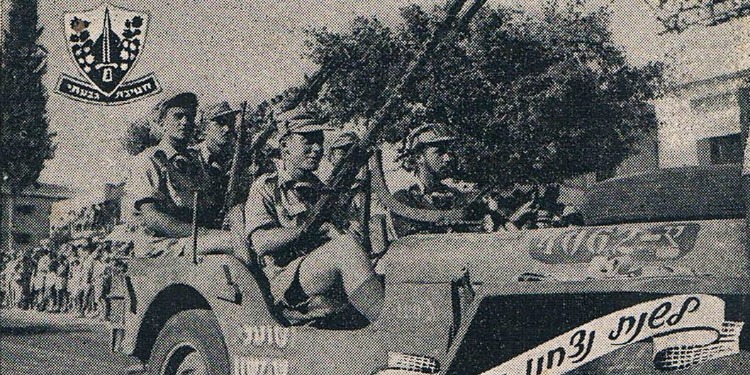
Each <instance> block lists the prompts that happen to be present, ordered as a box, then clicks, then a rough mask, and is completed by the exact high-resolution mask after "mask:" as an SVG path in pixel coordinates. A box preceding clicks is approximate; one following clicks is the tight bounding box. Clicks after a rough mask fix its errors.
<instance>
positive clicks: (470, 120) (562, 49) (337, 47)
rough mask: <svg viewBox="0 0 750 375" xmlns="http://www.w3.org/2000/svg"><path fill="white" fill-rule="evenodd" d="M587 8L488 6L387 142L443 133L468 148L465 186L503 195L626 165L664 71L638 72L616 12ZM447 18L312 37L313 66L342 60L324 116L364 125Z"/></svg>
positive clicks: (410, 18)
mask: <svg viewBox="0 0 750 375" xmlns="http://www.w3.org/2000/svg"><path fill="white" fill-rule="evenodd" d="M582 3H583V2H581V1H580V0H579V1H575V2H570V3H568V4H558V3H557V2H555V1H551V2H549V3H548V4H547V5H546V6H545V7H544V10H543V12H541V13H538V14H531V13H527V12H521V11H517V10H512V9H509V8H503V7H499V8H493V9H489V8H486V7H485V8H484V9H483V10H482V11H480V13H478V14H477V16H476V17H475V18H474V19H473V21H472V23H471V24H470V25H469V27H468V28H467V29H466V30H463V32H462V33H461V34H460V35H459V36H458V37H457V38H456V39H455V40H451V41H449V42H448V43H444V44H443V45H442V46H441V47H440V48H439V49H438V51H437V52H436V53H435V54H434V56H433V58H432V59H431V60H430V61H429V62H428V64H427V65H426V66H425V67H424V68H423V69H422V71H421V72H420V73H421V76H420V77H421V78H420V80H419V81H418V83H417V84H415V85H414V86H413V87H410V88H409V89H408V90H407V92H406V93H405V94H404V95H403V101H402V103H401V105H400V108H398V109H397V110H396V111H394V113H392V114H390V116H391V118H389V123H390V124H391V125H390V126H388V127H387V129H386V132H385V134H384V140H387V141H391V142H393V141H396V140H399V139H402V138H403V137H404V135H405V134H407V133H408V131H409V130H410V129H411V128H413V127H415V126H417V125H418V124H419V123H421V122H422V121H438V122H444V123H446V124H448V125H449V126H450V127H452V128H453V130H454V132H455V133H456V135H457V136H458V137H459V138H460V140H459V142H457V144H456V146H455V147H456V153H457V155H458V159H459V161H460V164H461V168H460V169H461V171H460V173H461V175H460V177H461V178H463V179H466V180H470V181H476V182H492V183H494V184H497V185H499V186H507V185H510V184H512V183H529V182H530V183H548V182H559V181H562V180H564V179H566V178H570V177H574V176H577V175H580V174H584V173H589V172H594V171H600V170H607V169H609V168H612V167H614V166H616V165H617V164H618V163H620V162H621V161H622V160H623V159H624V158H625V157H626V156H627V155H628V154H629V152H631V150H632V147H633V146H634V144H635V143H636V142H637V141H638V140H639V139H641V137H643V136H644V135H646V134H648V133H649V132H651V131H653V130H654V129H655V128H656V125H657V121H656V116H655V113H654V109H653V106H652V105H651V104H650V103H649V101H650V100H651V99H653V98H654V97H655V96H656V95H657V94H658V88H659V87H660V85H661V83H662V79H661V77H662V70H663V68H662V66H661V65H660V64H657V63H651V64H648V65H646V66H642V67H635V66H632V65H630V64H629V63H628V62H627V61H626V59H625V55H624V52H623V51H622V50H621V49H619V48H618V47H617V46H616V45H615V43H614V42H613V41H612V35H611V33H610V31H609V28H608V27H609V16H608V13H607V12H606V11H605V10H604V9H599V10H596V11H586V10H585V9H584V5H585V4H582ZM442 13H443V9H442V8H439V7H437V8H435V9H432V10H430V11H425V10H423V9H421V8H420V7H418V6H414V5H412V6H408V7H406V8H403V9H402V11H401V16H402V22H401V23H400V24H399V25H398V26H396V27H393V28H391V27H388V26H386V25H385V24H383V23H382V22H381V21H380V20H378V19H377V18H358V19H356V20H355V21H354V22H353V23H352V25H351V27H350V29H349V30H347V31H346V32H344V33H337V32H332V31H330V30H327V29H325V28H323V29H316V30H311V31H310V40H309V51H310V53H309V56H310V58H311V59H312V60H313V61H314V62H316V63H319V64H323V63H324V62H326V61H329V60H331V59H336V58H340V57H341V56H344V63H343V64H342V65H341V66H340V67H339V68H338V70H337V71H336V72H335V74H334V75H333V76H332V77H331V79H330V80H329V82H328V86H327V89H326V90H325V92H323V93H322V94H321V96H320V97H319V99H318V105H319V106H320V107H321V108H323V109H324V110H325V111H327V112H328V114H329V115H330V116H331V118H332V119H333V120H335V121H337V122H338V123H346V122H351V121H355V122H357V121H363V120H366V119H367V118H368V117H370V116H371V115H372V114H373V113H374V111H375V110H376V109H377V108H378V106H379V104H380V103H382V102H383V100H384V99H385V96H386V95H387V92H388V91H387V88H388V87H391V86H392V85H393V84H394V83H396V82H395V81H397V80H398V79H399V78H400V76H401V73H402V72H403V71H404V69H405V68H406V65H407V64H408V62H409V61H411V59H412V58H413V57H414V56H415V54H416V53H417V52H418V51H419V49H420V47H421V45H422V43H423V42H424V41H425V39H426V38H428V37H429V35H430V31H429V30H431V29H433V28H434V24H435V22H437V21H438V20H440V19H441V15H442Z"/></svg>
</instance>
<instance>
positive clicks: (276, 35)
mask: <svg viewBox="0 0 750 375" xmlns="http://www.w3.org/2000/svg"><path fill="white" fill-rule="evenodd" d="M411 3H417V4H420V5H423V6H428V7H429V6H431V5H432V4H440V3H442V1H440V2H438V1H432V0H318V1H307V0H273V1H271V0H254V1H246V0H244V1H243V0H234V1H233V0H223V1H210V2H208V1H197V0H166V1H165V0H138V1H132V0H131V1H124V0H112V1H111V2H110V4H112V5H115V6H119V7H123V8H127V9H131V10H134V11H144V12H147V13H148V14H149V16H150V24H149V25H148V30H147V33H146V37H145V42H144V43H145V44H144V48H143V51H142V54H141V56H140V57H139V60H138V62H137V63H136V65H135V66H134V68H133V70H132V71H131V72H130V73H129V74H130V75H129V77H128V80H132V79H135V78H138V77H141V76H144V75H146V74H149V73H152V72H153V73H154V74H155V76H156V78H157V79H158V81H159V82H160V84H161V86H162V89H163V93H161V94H158V95H156V96H153V97H150V98H146V99H143V100H139V101H136V102H133V103H129V104H125V105H120V106H100V105H92V104H86V103H81V102H77V101H74V100H71V99H68V98H66V97H63V96H60V95H58V94H56V93H54V92H53V91H54V86H55V84H56V83H57V80H58V79H59V77H60V75H61V74H62V73H65V74H68V75H72V76H80V74H79V73H78V72H77V68H76V66H75V65H74V63H73V60H72V59H71V57H70V54H69V52H68V50H67V44H66V41H65V36H64V34H63V25H62V19H63V14H64V13H66V12H73V11H83V10H89V9H93V8H97V7H98V6H99V5H100V4H101V1H99V0H96V1H60V0H42V1H40V5H39V6H40V8H39V14H40V24H41V26H43V27H44V28H45V29H44V32H43V34H42V36H41V40H40V43H41V44H43V45H44V46H45V47H46V48H47V49H48V51H49V55H48V60H47V61H48V72H47V74H46V75H45V77H44V83H45V86H46V87H47V91H48V94H49V101H48V105H47V112H48V117H49V121H50V127H51V130H52V131H54V132H56V133H57V135H56V137H55V142H56V143H57V144H58V147H57V152H56V156H55V158H54V159H53V160H50V161H48V162H47V163H46V164H45V169H44V170H43V171H42V175H41V177H40V181H43V182H49V183H56V184H62V185H68V186H71V187H74V188H76V189H79V190H86V189H89V188H97V187H99V186H101V185H102V184H103V183H105V182H120V181H122V180H123V178H124V176H125V173H126V165H127V163H128V159H129V156H128V155H127V153H126V152H125V151H124V150H123V149H122V147H121V146H120V144H119V141H118V139H119V137H120V136H121V135H122V134H123V133H124V131H125V129H126V127H127V125H128V124H129V123H130V122H132V121H133V120H135V119H137V118H140V117H142V116H144V114H146V113H147V112H148V111H149V109H150V108H151V107H152V106H153V105H154V104H155V103H156V102H157V101H158V100H161V99H162V98H164V97H165V96H167V95H168V94H174V93H177V92H181V91H186V90H188V91H193V92H195V93H196V94H198V96H199V99H200V102H201V104H202V105H210V104H212V103H215V102H217V101H219V100H228V101H229V102H230V103H233V104H236V103H239V102H241V101H244V100H247V101H248V103H249V106H250V108H252V107H253V106H254V105H255V104H257V103H259V102H260V101H262V100H264V99H266V98H270V97H273V96H275V95H276V94H278V93H280V92H281V91H282V90H284V89H285V88H287V87H290V86H293V85H298V84H299V83H301V82H302V80H303V79H304V75H305V74H306V73H310V72H312V71H314V70H315V66H314V65H312V64H311V63H310V62H309V61H308V60H306V59H305V57H304V53H305V47H304V41H305V30H306V29H309V28H319V27H327V28H328V29H331V30H335V31H340V30H345V29H346V27H347V26H348V25H349V24H350V22H351V21H352V20H353V19H354V18H355V17H356V16H377V17H378V18H380V19H381V20H383V21H384V22H386V23H390V24H394V23H395V22H397V20H398V10H399V8H401V7H403V6H406V5H408V4H411ZM542 3H543V0H542V1H531V0H530V1H519V0H495V1H493V0H490V1H489V3H488V5H487V6H496V5H498V4H503V5H509V6H514V7H518V8H525V9H527V10H531V11H534V10H538V9H539V7H540V4H542ZM3 4H8V2H7V1H3ZM521 4H523V5H521ZM589 5H590V6H599V5H606V6H608V7H609V9H610V10H611V11H612V13H613V15H612V32H613V36H614V39H615V42H616V43H618V44H619V45H620V46H621V47H622V48H623V49H624V50H625V52H626V54H627V57H628V59H629V61H630V62H632V63H633V64H635V65H642V64H645V63H647V62H648V61H653V60H660V61H666V62H668V63H670V64H672V65H673V68H672V73H673V75H674V76H675V77H676V80H677V81H678V82H682V81H689V80H692V79H700V78H707V77H710V76H712V75H716V74H721V73H726V72H731V71H734V70H738V69H742V68H746V67H748V66H750V63H749V62H748V60H749V59H748V58H747V56H748V51H750V37H748V35H747V34H748V33H749V31H748V30H750V28H748V27H747V26H748V22H747V21H746V20H738V21H737V22H733V23H729V24H726V25H722V26H717V27H712V28H696V29H694V30H693V29H691V30H688V31H686V32H684V33H682V34H679V35H662V36H660V35H658V33H659V32H660V31H661V30H662V27H661V25H660V24H659V23H658V22H657V20H656V19H655V18H654V14H653V13H652V12H651V10H650V9H649V8H648V7H647V6H646V5H645V4H644V3H643V2H641V1H633V0H590V1H589ZM3 11H4V12H6V11H7V9H4V10H3ZM3 20H4V21H5V22H7V17H5V16H4V17H3ZM80 78H82V77H80Z"/></svg>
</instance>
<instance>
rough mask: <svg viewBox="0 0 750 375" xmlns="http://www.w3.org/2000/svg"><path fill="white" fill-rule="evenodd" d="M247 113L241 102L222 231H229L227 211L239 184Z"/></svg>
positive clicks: (244, 104)
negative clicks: (240, 113)
mask: <svg viewBox="0 0 750 375" xmlns="http://www.w3.org/2000/svg"><path fill="white" fill-rule="evenodd" d="M246 112H247V101H245V102H242V115H241V117H240V123H239V126H235V129H236V131H237V135H236V137H235V140H234V151H233V153H232V166H231V167H230V168H229V182H228V183H227V193H226V195H225V196H224V205H223V206H222V207H221V214H220V215H219V217H220V218H222V220H223V221H222V225H221V227H222V229H224V230H227V229H229V221H228V218H229V215H227V214H228V213H229V210H231V209H232V206H233V205H234V202H235V201H236V200H237V184H238V183H239V176H238V173H239V171H240V160H241V157H242V156H241V154H242V147H243V145H244V144H245V113H246Z"/></svg>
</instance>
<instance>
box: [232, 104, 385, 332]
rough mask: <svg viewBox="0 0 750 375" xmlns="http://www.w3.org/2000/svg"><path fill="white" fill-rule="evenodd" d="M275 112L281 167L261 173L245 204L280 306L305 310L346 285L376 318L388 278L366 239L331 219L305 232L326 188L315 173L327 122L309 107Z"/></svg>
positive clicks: (255, 249) (255, 246)
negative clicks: (375, 262)
mask: <svg viewBox="0 0 750 375" xmlns="http://www.w3.org/2000/svg"><path fill="white" fill-rule="evenodd" d="M277 119H278V120H279V121H280V122H279V124H278V127H279V139H278V140H279V146H280V151H281V161H280V163H279V166H278V170H277V171H276V172H274V173H267V174H265V175H262V176H261V177H259V178H258V179H257V180H256V181H255V182H254V183H253V185H252V186H251V188H250V192H249V194H248V198H247V201H246V203H245V230H246V233H247V239H248V242H249V244H250V246H251V255H250V256H251V257H252V256H255V257H257V261H258V263H259V265H260V267H261V268H262V269H263V273H264V274H265V275H266V277H267V278H268V281H269V284H270V289H271V294H272V296H273V300H274V303H275V304H276V305H277V306H280V307H282V308H284V309H291V310H295V311H302V312H305V311H309V310H311V309H315V308H316V306H315V305H316V304H317V303H319V302H320V301H321V300H323V299H325V298H326V297H327V296H330V295H336V294H339V295H340V292H341V291H343V292H345V293H346V296H347V299H348V302H349V303H350V304H351V305H352V306H353V307H354V308H355V309H356V310H357V311H359V312H360V313H361V314H362V315H364V316H365V317H366V318H367V319H368V320H370V321H373V320H374V319H376V318H377V316H378V314H379V313H380V310H381V307H382V302H383V298H384V295H383V293H384V292H383V285H382V284H381V282H380V280H379V279H378V278H377V277H376V275H375V272H374V269H373V266H372V264H371V262H370V260H369V258H368V256H367V254H366V252H365V250H364V248H363V247H362V245H361V244H360V243H359V242H358V241H357V240H356V239H355V238H354V237H353V236H352V235H350V234H345V233H341V232H339V231H338V229H336V228H335V227H334V226H333V225H329V224H324V225H323V226H322V227H321V230H320V231H319V232H318V233H316V234H313V235H311V236H306V237H305V238H300V237H301V235H302V232H303V228H304V226H303V223H304V220H305V218H306V217H307V215H308V214H309V213H310V212H311V208H312V207H313V206H314V205H315V203H316V202H317V200H318V199H319V197H320V193H321V191H323V189H325V188H326V187H325V186H324V184H323V182H321V181H320V179H319V178H318V177H317V176H316V175H315V174H314V173H313V172H315V171H316V170H317V169H318V166H319V164H320V160H321V158H322V156H323V139H324V135H323V130H328V129H329V127H328V126H327V125H326V124H325V123H324V122H323V121H321V120H320V119H319V118H318V116H317V114H315V113H312V112H307V111H304V110H292V111H287V112H285V113H282V114H281V115H280V116H279V118H277Z"/></svg>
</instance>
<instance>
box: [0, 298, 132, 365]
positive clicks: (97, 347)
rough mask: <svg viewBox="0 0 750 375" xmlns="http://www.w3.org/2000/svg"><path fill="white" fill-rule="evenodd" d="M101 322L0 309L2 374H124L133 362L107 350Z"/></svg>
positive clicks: (65, 315)
mask: <svg viewBox="0 0 750 375" xmlns="http://www.w3.org/2000/svg"><path fill="white" fill-rule="evenodd" d="M108 344H109V333H108V331H107V327H106V326H105V325H104V323H101V322H97V321H93V320H91V319H80V318H76V317H74V316H72V315H67V314H48V313H40V312H30V311H23V310H7V309H3V310H0V373H2V374H3V375H26V374H29V375H46V374H49V375H53V374H54V375H67V374H71V375H81V374H102V375H114V374H124V369H125V368H126V367H127V366H130V365H133V364H135V363H136V362H135V361H134V360H132V359H130V358H127V357H124V356H121V355H117V354H113V353H111V352H110V351H109V347H108Z"/></svg>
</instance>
